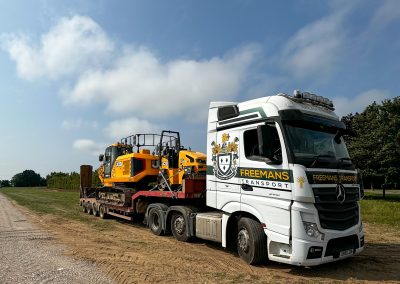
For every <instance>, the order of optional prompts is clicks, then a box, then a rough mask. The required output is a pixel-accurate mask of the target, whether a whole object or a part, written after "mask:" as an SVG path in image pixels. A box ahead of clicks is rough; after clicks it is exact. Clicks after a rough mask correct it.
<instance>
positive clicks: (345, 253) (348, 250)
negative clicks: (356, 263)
mask: <svg viewBox="0 0 400 284" xmlns="http://www.w3.org/2000/svg"><path fill="white" fill-rule="evenodd" d="M351 254H353V249H347V250H344V251H341V252H340V255H339V257H342V256H346V255H351Z"/></svg>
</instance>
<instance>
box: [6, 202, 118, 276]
mask: <svg viewBox="0 0 400 284" xmlns="http://www.w3.org/2000/svg"><path fill="white" fill-rule="evenodd" d="M63 252H64V247H63V246H62V245H59V244H57V243H56V242H55V241H54V239H53V237H52V236H51V235H50V234H49V233H47V232H46V231H43V230H40V229H39V228H38V227H36V226H35V225H33V224H32V223H30V222H29V220H28V219H27V218H26V216H25V215H24V214H23V213H21V212H20V211H19V210H18V209H17V208H16V207H15V206H14V205H13V204H12V203H11V202H10V201H9V200H8V199H7V198H6V197H5V196H4V195H2V194H0V283H4V284H6V283H112V282H111V281H110V279H109V278H108V277H106V276H105V275H104V273H103V272H101V271H100V270H99V269H98V268H97V266H96V265H95V264H93V263H91V262H87V261H83V260H75V259H73V258H72V257H68V256H65V255H63Z"/></svg>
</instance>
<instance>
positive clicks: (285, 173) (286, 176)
mask: <svg viewBox="0 0 400 284" xmlns="http://www.w3.org/2000/svg"><path fill="white" fill-rule="evenodd" d="M282 178H283V180H289V173H288V172H282Z"/></svg>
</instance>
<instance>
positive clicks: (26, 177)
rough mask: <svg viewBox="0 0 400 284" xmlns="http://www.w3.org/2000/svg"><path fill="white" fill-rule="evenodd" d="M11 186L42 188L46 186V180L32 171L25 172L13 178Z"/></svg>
mask: <svg viewBox="0 0 400 284" xmlns="http://www.w3.org/2000/svg"><path fill="white" fill-rule="evenodd" d="M11 184H12V185H13V186H16V187H30V186H43V185H46V180H45V179H43V178H42V177H41V176H40V174H37V173H35V172H34V171H33V170H25V171H23V172H22V173H19V174H16V175H15V176H13V177H12V179H11Z"/></svg>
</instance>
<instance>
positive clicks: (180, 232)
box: [171, 212, 189, 242]
mask: <svg viewBox="0 0 400 284" xmlns="http://www.w3.org/2000/svg"><path fill="white" fill-rule="evenodd" d="M186 222H187V220H186V218H185V216H183V214H182V213H179V212H174V213H173V214H172V218H171V231H172V234H173V235H174V237H175V239H177V240H178V241H181V242H187V241H189V236H188V235H187V233H186Z"/></svg>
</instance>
